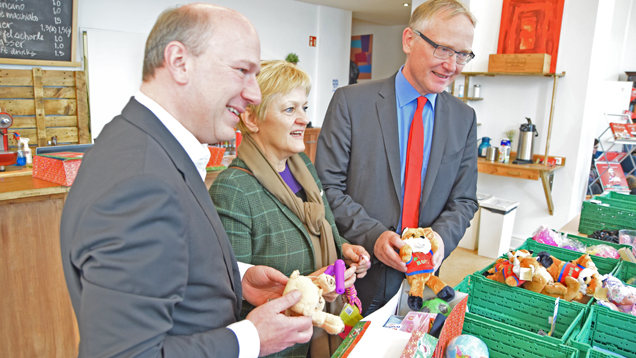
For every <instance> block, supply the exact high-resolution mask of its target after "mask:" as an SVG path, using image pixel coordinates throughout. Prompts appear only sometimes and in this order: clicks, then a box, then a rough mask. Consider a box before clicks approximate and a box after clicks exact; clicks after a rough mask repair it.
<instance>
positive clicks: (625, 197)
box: [594, 192, 636, 210]
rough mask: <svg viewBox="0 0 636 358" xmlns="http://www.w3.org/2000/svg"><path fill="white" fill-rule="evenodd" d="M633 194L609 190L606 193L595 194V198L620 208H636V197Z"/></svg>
mask: <svg viewBox="0 0 636 358" xmlns="http://www.w3.org/2000/svg"><path fill="white" fill-rule="evenodd" d="M632 196H633V195H629V194H622V193H616V192H609V193H607V194H606V195H599V196H595V197H594V199H597V200H600V201H601V202H603V203H606V204H610V206H613V207H616V208H619V209H628V210H636V199H634V198H632Z"/></svg>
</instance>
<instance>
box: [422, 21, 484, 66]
mask: <svg viewBox="0 0 636 358" xmlns="http://www.w3.org/2000/svg"><path fill="white" fill-rule="evenodd" d="M413 32H415V33H416V34H418V35H420V37H421V38H422V39H423V40H424V41H426V42H428V43H429V44H430V45H431V46H433V47H434V48H435V50H434V51H433V56H435V57H437V58H439V59H440V60H448V59H449V58H451V57H453V55H454V54H457V58H456V59H455V60H456V61H457V64H458V65H465V64H467V63H468V62H470V60H472V59H473V58H475V54H474V53H473V52H472V51H471V52H470V53H467V52H457V51H455V50H453V49H452V48H448V47H446V46H442V45H438V44H436V43H435V42H433V41H432V40H431V39H429V38H428V37H426V36H424V35H423V34H422V33H421V32H419V31H417V30H415V29H414V30H413Z"/></svg>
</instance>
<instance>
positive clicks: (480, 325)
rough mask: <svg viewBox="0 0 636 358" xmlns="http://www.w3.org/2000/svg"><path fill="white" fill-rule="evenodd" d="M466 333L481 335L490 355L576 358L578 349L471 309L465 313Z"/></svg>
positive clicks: (496, 356) (463, 331) (480, 337)
mask: <svg viewBox="0 0 636 358" xmlns="http://www.w3.org/2000/svg"><path fill="white" fill-rule="evenodd" d="M462 333H463V334H470V335H473V336H475V337H478V338H479V339H481V340H482V341H484V343H486V346H488V351H489V355H490V358H504V357H511V358H535V357H536V358H576V357H577V356H578V351H577V350H576V349H574V348H572V347H568V346H566V345H563V344H556V343H553V342H548V341H545V340H541V339H537V338H535V337H533V336H531V335H529V334H528V333H527V332H526V331H524V330H522V329H518V328H515V327H511V326H507V325H504V324H502V323H499V322H497V321H493V320H490V319H487V318H484V317H480V316H478V315H475V314H472V313H466V317H465V319H464V327H463V329H462Z"/></svg>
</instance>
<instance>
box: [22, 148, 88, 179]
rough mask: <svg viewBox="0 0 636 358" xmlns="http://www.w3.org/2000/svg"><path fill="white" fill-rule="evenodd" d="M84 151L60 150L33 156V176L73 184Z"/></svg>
mask: <svg viewBox="0 0 636 358" xmlns="http://www.w3.org/2000/svg"><path fill="white" fill-rule="evenodd" d="M83 155H84V153H77V152H58V153H50V154H41V155H36V156H35V157H34V158H33V177H34V178H37V179H42V180H46V181H50V182H53V183H57V184H61V185H65V186H71V185H73V181H74V180H75V176H77V171H78V170H79V167H80V164H82V157H83Z"/></svg>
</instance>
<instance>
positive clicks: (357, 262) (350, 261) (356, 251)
mask: <svg viewBox="0 0 636 358" xmlns="http://www.w3.org/2000/svg"><path fill="white" fill-rule="evenodd" d="M342 256H343V257H344V261H345V263H346V264H347V265H348V266H350V267H355V268H356V270H355V273H356V275H357V277H358V278H363V277H364V276H365V275H366V274H367V270H368V269H369V268H370V267H371V259H370V256H369V253H368V252H367V250H365V248H364V247H362V246H360V245H351V244H347V243H345V244H342ZM347 287H348V286H347Z"/></svg>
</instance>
